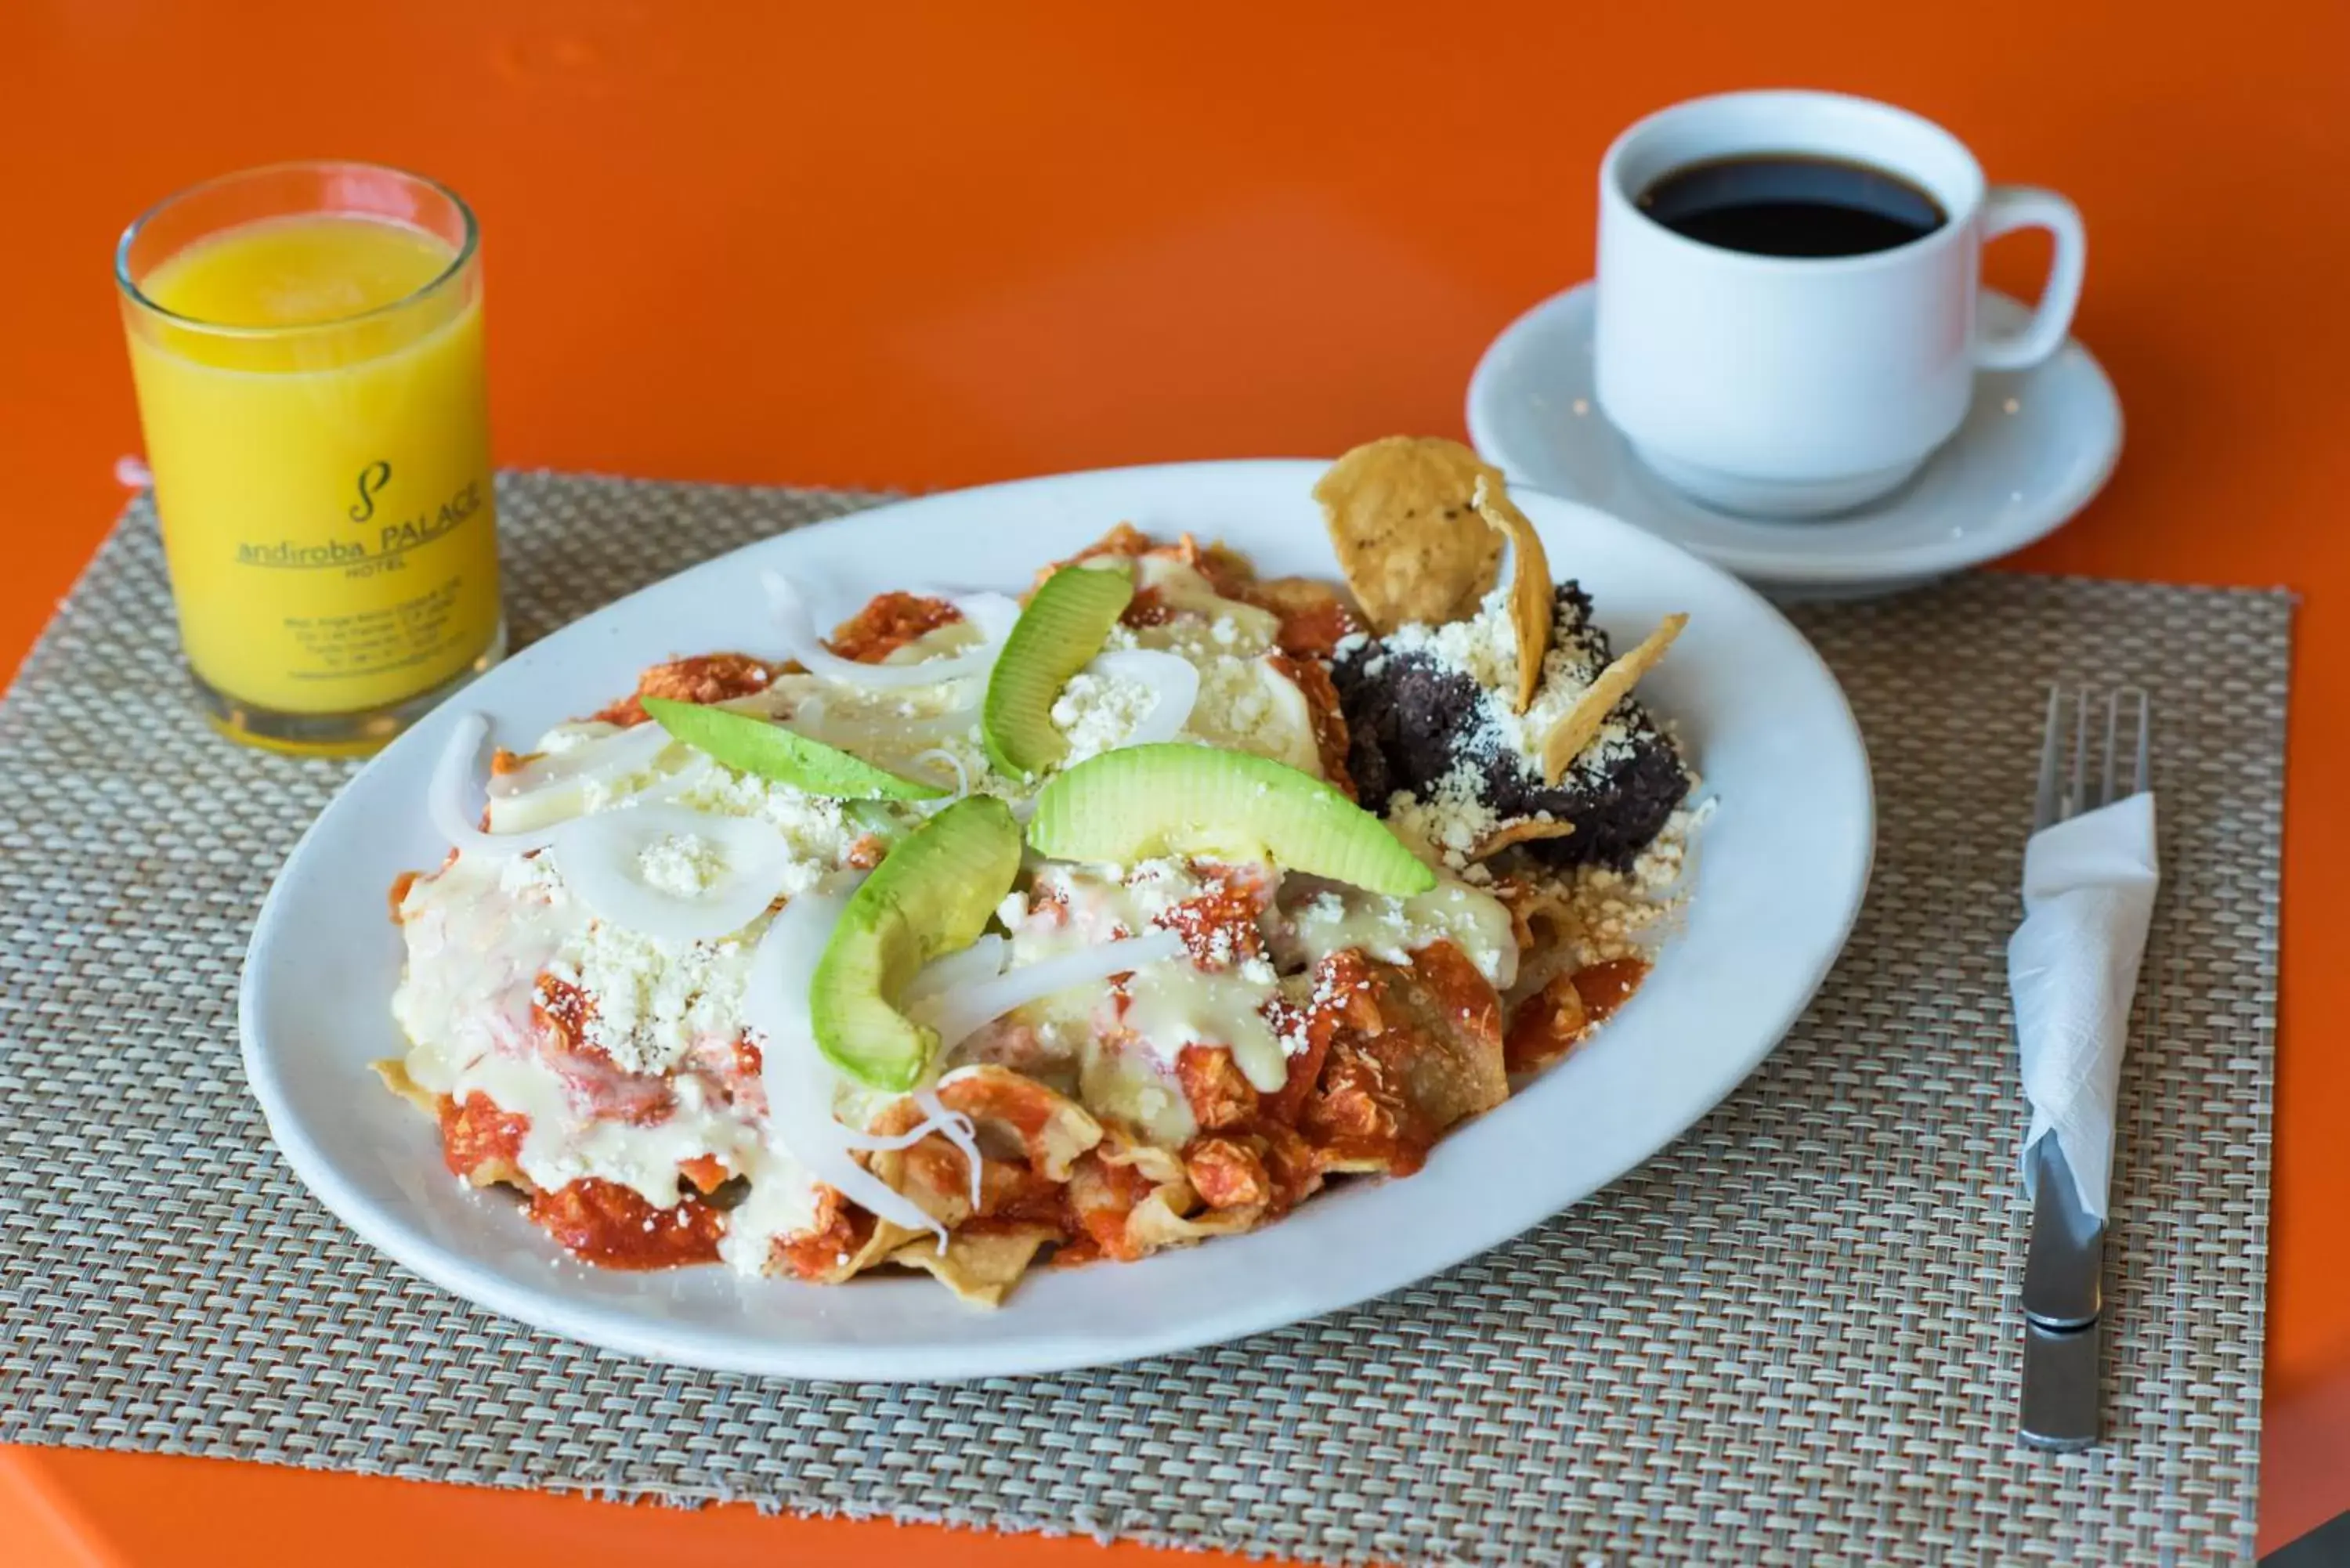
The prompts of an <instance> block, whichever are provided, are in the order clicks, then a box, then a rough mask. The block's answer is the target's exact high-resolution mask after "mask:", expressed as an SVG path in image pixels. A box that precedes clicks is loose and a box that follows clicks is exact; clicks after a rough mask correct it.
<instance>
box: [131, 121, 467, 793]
mask: <svg viewBox="0 0 2350 1568" xmlns="http://www.w3.org/2000/svg"><path fill="white" fill-rule="evenodd" d="M478 238H479V236H478V234H477V232H476V229H475V225H474V222H473V213H472V212H471V211H469V210H468V209H467V208H466V206H465V204H464V202H462V201H460V200H458V198H457V197H456V195H455V194H454V193H453V192H450V191H449V190H447V189H446V188H444V187H442V186H441V185H438V184H435V183H434V182H432V181H430V180H425V179H421V178H419V177H418V176H416V175H413V174H407V173H402V172H400V171H398V170H394V169H384V168H379V167H376V166H374V165H371V164H364V163H332V162H323V163H288V164H281V165H278V166H276V167H273V168H268V169H255V170H251V171H246V172H244V173H241V174H231V175H228V176H226V177H225V178H224V179H219V180H214V181H212V182H209V183H206V184H203V185H198V186H195V187H193V188H192V189H190V190H187V191H182V192H180V193H179V194H178V195H176V196H173V197H171V198H170V199H169V200H167V201H165V202H163V203H162V204H161V205H160V206H158V207H156V208H154V209H153V210H152V211H151V212H149V213H147V214H146V215H145V216H144V217H141V218H140V220H139V221H138V222H137V223H133V224H131V225H130V229H129V230H128V231H127V232H126V233H125V234H123V236H122V243H121V245H120V247H119V249H118V250H117V252H116V256H115V281H116V283H117V285H118V286H120V291H121V296H122V312H123V319H124V322H125V325H126V327H127V328H128V331H129V335H130V367H131V373H132V378H133V379H134V380H135V381H136V383H137V386H138V390H139V414H140V423H141V424H142V425H143V426H144V428H145V431H146V437H147V463H148V467H149V468H150V469H151V470H152V472H153V473H154V476H155V508H156V512H157V514H158V515H159V516H160V517H161V520H162V530H163V549H164V556H165V557H166V559H167V560H168V562H169V563H170V566H171V573H172V596H173V597H174V598H175V599H176V600H177V602H178V606H179V616H180V640H181V646H182V649H184V650H185V652H186V655H187V660H188V668H189V670H190V671H191V673H192V674H193V676H194V677H195V683H196V687H197V690H198V691H199V693H200V694H201V697H202V699H203V703H204V706H205V710H206V711H207V713H208V714H209V716H210V717H211V718H212V720H213V722H214V723H215V724H216V725H217V726H218V727H219V728H221V729H222V730H224V731H225V732H228V733H229V734H231V735H233V736H234V737H236V738H237V739H239V740H244V741H250V742H255V743H257V744H261V745H266V746H272V747H276V748H278V749H281V750H288V751H297V752H314V753H317V752H323V753H357V752H365V751H369V750H372V749H373V748H375V747H377V746H380V745H381V744H382V743H383V742H385V741H388V740H390V738H391V737H392V736H393V735H395V734H397V733H398V732H400V729H401V728H402V727H403V726H405V725H406V724H407V723H408V722H410V721H411V720H412V719H414V718H415V717H416V716H417V715H419V714H421V713H422V712H424V711H426V710H427V709H429V708H431V707H432V705H433V704H434V703H435V702H437V701H440V700H441V699H442V697H444V696H446V695H447V694H448V693H449V692H450V691H452V690H453V689H454V688H455V687H457V686H458V685H460V684H462V683H463V682H464V681H465V680H469V679H471V678H472V677H473V675H475V674H477V673H479V672H480V671H481V670H485V669H487V668H488V667H489V666H490V665H491V664H493V663H494V662H495V661H496V660H497V659H499V658H500V657H501V656H502V655H503V654H504V649H505V627H504V618H503V617H502V616H501V614H500V611H499V605H498V550H497V525H496V503H495V499H494V496H493V494H492V492H491V472H490V441H489V418H488V410H487V408H486V405H485V401H484V385H483V381H484V378H483V368H482V266H481V255H480V247H479V244H478Z"/></svg>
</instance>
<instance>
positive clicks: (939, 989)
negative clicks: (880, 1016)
mask: <svg viewBox="0 0 2350 1568" xmlns="http://www.w3.org/2000/svg"><path fill="white" fill-rule="evenodd" d="M1011 945H1012V944H1011V943H1009V942H1007V941H1005V940H1003V938H1002V937H999V936H997V935H996V934H995V933H993V931H990V932H988V933H987V934H986V935H984V936H982V937H981V938H980V939H979V940H977V941H975V942H973V943H972V944H971V946H969V947H967V948H965V949H963V950H962V951H961V952H952V953H948V954H946V955H944V956H943V957H941V958H934V959H932V960H931V961H930V962H928V963H926V964H924V965H923V966H922V967H921V968H920V969H919V970H917V971H914V978H913V979H912V980H911V981H908V982H907V984H906V997H905V1000H906V1001H907V1002H909V1003H911V1002H928V1001H930V1000H931V998H933V997H940V996H944V995H946V994H947V993H948V992H953V991H960V990H962V988H963V987H964V986H967V985H977V984H979V983H981V982H982V981H990V980H993V979H994V978H995V977H996V976H997V975H999V974H1002V973H1003V960H1004V958H1005V956H1006V955H1007V953H1008V951H1009V950H1010V948H1011Z"/></svg>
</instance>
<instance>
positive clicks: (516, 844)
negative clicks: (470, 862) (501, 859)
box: [424, 713, 570, 855]
mask: <svg viewBox="0 0 2350 1568" xmlns="http://www.w3.org/2000/svg"><path fill="white" fill-rule="evenodd" d="M489 736H490V722H489V720H487V719H486V718H484V717H483V716H482V715H481V714H479V713H460V714H458V715H457V722H455V723H454V724H452V725H451V726H450V727H449V743H448V744H447V745H446V746H444V747H442V751H441V761H440V762H439V763H436V764H435V765H434V767H433V769H432V782H431V783H430V784H427V785H426V786H425V791H424V809H425V811H426V813H427V814H428V815H430V816H431V817H432V826H434V827H436V828H439V829H440V830H441V836H442V837H443V838H446V839H447V840H448V841H449V842H450V843H452V844H453V845H455V846H457V847H458V848H459V849H461V850H463V851H465V852H467V853H470V854H475V855H520V854H523V853H525V851H528V850H532V849H544V848H546V846H548V845H550V844H552V843H554V842H555V840H556V835H557V834H559V833H560V832H561V831H562V830H563V828H565V827H567V826H570V825H569V824H568V823H557V824H554V825H552V826H546V827H535V828H530V829H527V830H525V831H523V832H518V833H484V832H483V831H482V829H481V827H480V826H478V824H479V823H480V821H481V811H480V808H479V807H478V806H477V805H474V803H473V769H474V766H475V764H476V763H478V762H479V761H480V760H481V755H482V742H484V741H485V740H487V739H489Z"/></svg>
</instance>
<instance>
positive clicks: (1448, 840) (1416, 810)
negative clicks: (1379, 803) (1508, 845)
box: [1388, 759, 1502, 871]
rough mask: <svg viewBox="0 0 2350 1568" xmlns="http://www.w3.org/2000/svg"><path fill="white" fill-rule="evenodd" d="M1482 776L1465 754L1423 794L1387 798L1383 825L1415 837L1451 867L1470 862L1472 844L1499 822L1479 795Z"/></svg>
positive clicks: (1408, 838)
mask: <svg viewBox="0 0 2350 1568" xmlns="http://www.w3.org/2000/svg"><path fill="white" fill-rule="evenodd" d="M1480 787H1481V780H1480V777H1479V775H1478V773H1477V771H1476V769H1475V767H1474V766H1473V765H1472V763H1471V761H1470V760H1468V759H1464V760H1462V761H1461V763H1457V764H1455V765H1454V767H1453V769H1452V771H1451V772H1450V773H1448V774H1445V775H1444V776H1443V777H1442V778H1440V779H1438V780H1437V781H1436V784H1435V785H1434V787H1433V788H1431V789H1430V792H1429V794H1428V796H1427V798H1425V799H1422V798H1421V797H1420V796H1419V794H1416V793H1414V792H1413V791H1410V790H1400V791H1398V792H1397V793H1396V794H1394V795H1393V796H1391V797H1390V798H1389V799H1388V826H1389V827H1390V828H1392V829H1394V830H1395V831H1396V832H1397V833H1399V834H1400V835H1402V836H1403V837H1404V840H1405V842H1406V843H1410V842H1412V841H1414V840H1417V841H1418V842H1419V843H1420V844H1422V845H1424V846H1427V848H1428V851H1429V852H1430V854H1431V855H1433V856H1434V857H1437V858H1438V859H1440V860H1441V861H1442V862H1443V863H1444V864H1445V865H1446V866H1447V867H1451V869H1452V870H1455V871H1459V870H1461V869H1463V868H1465V867H1467V866H1468V865H1469V864H1470V857H1471V855H1472V854H1474V853H1475V852H1476V848H1477V846H1478V845H1479V844H1481V843H1482V842H1483V841H1484V840H1485V839H1486V838H1487V837H1489V836H1492V833H1493V831H1494V830H1495V829H1496V828H1498V827H1499V826H1501V823H1502V819H1501V818H1500V817H1499V816H1497V815H1494V812H1493V808H1492V806H1490V805H1486V804H1485V803H1484V801H1483V800H1482V798H1480V795H1479V793H1478V792H1479V789H1480Z"/></svg>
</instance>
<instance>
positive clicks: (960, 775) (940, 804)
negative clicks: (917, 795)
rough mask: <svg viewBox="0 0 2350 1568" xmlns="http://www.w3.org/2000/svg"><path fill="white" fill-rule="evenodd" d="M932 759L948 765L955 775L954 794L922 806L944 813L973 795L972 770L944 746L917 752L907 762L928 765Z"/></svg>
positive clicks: (926, 802) (924, 803) (927, 802)
mask: <svg viewBox="0 0 2350 1568" xmlns="http://www.w3.org/2000/svg"><path fill="white" fill-rule="evenodd" d="M932 757H936V758H937V759H938V760H939V761H940V762H942V763H945V764H946V765H947V771H948V772H949V773H951V774H954V779H955V787H954V794H951V795H949V796H947V797H946V798H945V799H944V800H938V801H924V802H921V803H920V804H921V805H930V806H934V807H936V808H937V809H939V810H941V811H944V810H945V809H946V808H947V807H948V806H951V805H953V804H954V803H955V802H957V801H959V800H961V799H962V798H963V797H964V796H965V795H967V794H970V793H971V770H970V769H969V768H967V767H965V766H963V762H962V758H961V757H959V756H956V755H955V754H954V753H952V752H950V751H948V750H947V749H946V748H945V747H944V746H932V747H931V749H930V750H929V751H927V752H916V753H914V754H913V755H912V756H911V757H910V758H908V759H907V760H908V761H909V762H916V763H927V762H929V761H930V760H931V758H932Z"/></svg>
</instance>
